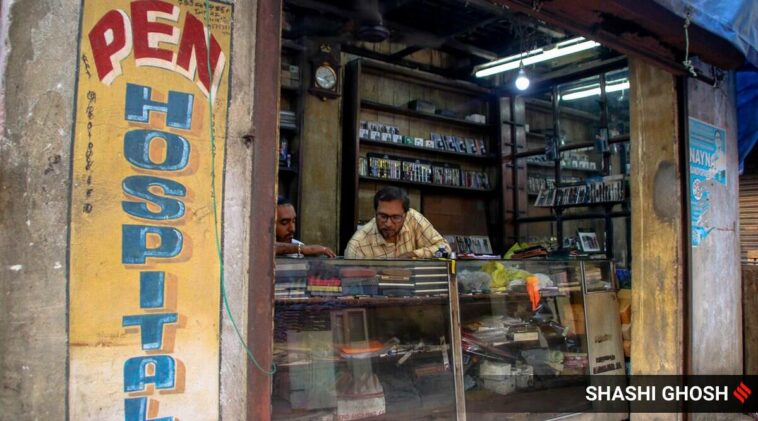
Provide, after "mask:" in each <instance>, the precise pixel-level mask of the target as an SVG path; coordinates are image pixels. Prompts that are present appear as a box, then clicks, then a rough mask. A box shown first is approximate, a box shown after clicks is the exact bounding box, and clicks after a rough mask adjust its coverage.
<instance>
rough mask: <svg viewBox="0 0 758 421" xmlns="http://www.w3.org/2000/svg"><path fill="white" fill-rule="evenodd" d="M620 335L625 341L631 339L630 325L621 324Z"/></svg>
mask: <svg viewBox="0 0 758 421" xmlns="http://www.w3.org/2000/svg"><path fill="white" fill-rule="evenodd" d="M621 336H623V337H624V340H625V341H631V340H632V325H631V323H630V324H625V325H621Z"/></svg>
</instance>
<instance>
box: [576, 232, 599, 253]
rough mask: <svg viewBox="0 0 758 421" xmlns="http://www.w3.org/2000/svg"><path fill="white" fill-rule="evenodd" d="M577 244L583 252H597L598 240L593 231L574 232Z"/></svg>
mask: <svg viewBox="0 0 758 421" xmlns="http://www.w3.org/2000/svg"><path fill="white" fill-rule="evenodd" d="M576 235H577V240H578V243H579V246H580V247H581V249H582V251H583V252H585V253H599V252H600V242H599V241H598V240H597V234H596V233H595V232H593V231H585V232H583V231H578V232H577V233H576Z"/></svg>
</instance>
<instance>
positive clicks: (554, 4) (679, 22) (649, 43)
mask: <svg viewBox="0 0 758 421" xmlns="http://www.w3.org/2000/svg"><path fill="white" fill-rule="evenodd" d="M493 1H496V2H498V3H500V4H503V5H504V6H506V7H508V8H510V9H511V10H513V11H518V12H522V13H525V14H528V15H530V16H533V17H535V18H537V19H540V20H542V21H544V22H546V23H548V24H550V25H555V26H557V27H559V28H563V29H565V30H567V31H570V32H574V33H577V34H580V35H583V36H585V37H587V38H590V39H593V40H595V41H597V42H600V43H601V44H604V45H605V46H607V47H610V48H613V49H615V50H617V51H620V52H622V53H625V54H629V55H634V56H637V57H640V58H643V59H646V60H647V61H650V62H652V63H655V64H657V65H659V66H661V67H664V68H666V69H667V70H669V71H671V72H673V73H676V74H683V73H685V69H684V66H683V65H682V64H681V61H682V59H683V58H684V49H685V37H684V19H682V18H680V17H679V16H677V15H676V14H674V13H673V12H671V11H669V10H668V9H666V8H664V7H663V6H661V5H660V4H658V3H655V2H654V1H653V0H635V1H634V2H630V1H626V0H551V1H543V2H540V3H539V7H538V8H535V7H534V2H533V1H532V0H493ZM689 46H690V54H691V55H697V56H699V57H700V58H701V59H703V60H704V61H706V62H708V63H710V64H713V65H715V66H718V67H720V68H723V69H734V68H737V67H739V66H741V65H742V63H743V62H744V56H743V55H742V53H740V51H739V50H737V48H736V47H734V46H733V45H732V44H730V43H729V42H728V41H726V40H724V39H722V38H720V37H718V36H716V35H714V34H711V33H710V32H708V31H706V30H705V29H703V28H700V27H698V26H697V25H694V24H693V25H690V27H689Z"/></svg>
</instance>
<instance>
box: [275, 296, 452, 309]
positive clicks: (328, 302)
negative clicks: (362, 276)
mask: <svg viewBox="0 0 758 421" xmlns="http://www.w3.org/2000/svg"><path fill="white" fill-rule="evenodd" d="M447 302H448V297H447V295H434V296H419V297H410V296H409V297H303V298H293V297H277V298H275V299H274V303H276V304H277V305H308V306H312V305H315V306H350V307H360V306H369V307H376V306H416V305H425V304H446V303H447Z"/></svg>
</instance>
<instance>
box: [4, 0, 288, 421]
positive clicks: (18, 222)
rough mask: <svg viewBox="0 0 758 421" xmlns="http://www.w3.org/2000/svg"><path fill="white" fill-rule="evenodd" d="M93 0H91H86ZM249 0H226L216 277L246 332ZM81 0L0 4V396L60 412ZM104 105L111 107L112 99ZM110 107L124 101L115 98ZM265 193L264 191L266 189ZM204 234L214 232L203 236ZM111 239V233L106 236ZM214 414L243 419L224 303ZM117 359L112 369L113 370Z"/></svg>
mask: <svg viewBox="0 0 758 421" xmlns="http://www.w3.org/2000/svg"><path fill="white" fill-rule="evenodd" d="M85 1H93V0H85ZM256 5H257V0H239V1H235V4H234V32H233V51H232V54H231V55H232V57H230V58H229V59H230V60H229V62H231V65H232V76H231V89H230V92H231V93H232V94H231V98H230V103H229V112H228V126H227V139H226V143H227V151H226V155H227V161H226V174H225V183H226V184H225V191H224V194H225V198H226V201H225V203H224V205H223V209H224V233H223V235H224V250H225V255H224V262H225V269H226V271H225V275H226V276H225V281H226V283H225V286H226V292H227V294H228V298H229V300H228V301H229V304H230V307H231V312H232V314H233V315H234V318H235V319H236V321H237V323H238V325H239V327H240V329H241V331H242V332H243V334H244V332H246V326H245V321H246V319H247V314H246V310H247V290H248V279H247V273H248V269H249V267H248V266H249V264H248V262H249V260H248V254H249V253H248V250H249V247H250V246H249V244H250V238H249V234H248V233H249V216H250V189H249V186H250V184H251V179H252V177H251V162H252V159H251V155H252V153H251V145H250V144H248V143H247V142H246V141H245V140H244V135H246V134H248V133H251V132H252V115H253V104H252V102H253V101H252V98H253V82H252V81H253V74H254V71H253V70H254V65H255V22H256ZM81 6H82V3H81V2H80V1H70V0H64V1H50V0H28V1H23V2H12V1H6V2H2V12H1V13H0V20H1V21H0V41H3V42H2V48H0V56H2V57H1V58H0V130H1V133H0V232H2V235H0V408H2V415H0V418H3V419H53V420H55V419H63V418H64V417H65V416H66V410H67V406H66V398H67V390H66V388H67V374H68V373H67V370H68V367H67V357H68V349H69V346H76V344H70V343H69V341H68V335H67V333H68V332H67V322H68V315H67V310H68V309H67V292H68V278H67V275H68V267H67V250H68V239H67V233H68V212H69V211H68V208H69V194H70V193H69V189H70V187H71V179H70V175H69V174H70V170H71V168H70V158H71V157H70V151H71V146H72V127H73V118H74V117H73V116H74V98H75V89H76V88H75V81H76V72H77V66H78V64H79V60H78V52H77V42H76V40H77V38H78V36H79V13H80V8H81ZM114 112H115V111H114ZM119 112H123V110H120V111H119ZM272 203H273V198H272ZM207 241H214V240H213V238H208V239H207ZM114 243H115V241H114ZM222 318H223V319H222V326H221V329H222V331H221V344H220V346H221V349H222V351H221V365H220V371H221V391H220V393H221V396H220V398H219V400H220V402H221V416H222V417H223V419H228V420H243V419H246V379H247V375H246V366H247V356H246V354H245V351H244V349H243V348H242V346H241V345H240V343H239V341H238V339H237V337H236V334H234V333H233V330H232V328H231V325H230V323H229V320H228V318H227V316H226V312H225V311H224V312H223V316H222ZM120 369H121V368H120V367H117V368H116V369H115V371H114V373H104V376H105V375H107V376H113V375H120V371H119V370H120Z"/></svg>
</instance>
